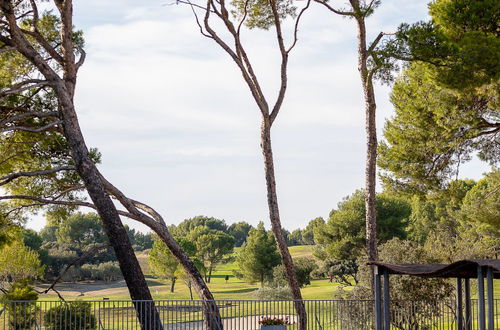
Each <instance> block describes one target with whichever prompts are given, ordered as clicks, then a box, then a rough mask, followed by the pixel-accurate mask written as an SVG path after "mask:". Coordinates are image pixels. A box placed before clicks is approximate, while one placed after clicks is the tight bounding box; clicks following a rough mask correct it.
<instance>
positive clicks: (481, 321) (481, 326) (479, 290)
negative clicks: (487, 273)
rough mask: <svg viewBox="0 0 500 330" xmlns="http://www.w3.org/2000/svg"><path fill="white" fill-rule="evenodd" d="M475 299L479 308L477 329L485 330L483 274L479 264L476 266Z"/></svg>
mask: <svg viewBox="0 0 500 330" xmlns="http://www.w3.org/2000/svg"><path fill="white" fill-rule="evenodd" d="M477 299H478V308H479V310H478V315H479V330H486V315H485V309H484V274H483V267H481V266H477Z"/></svg>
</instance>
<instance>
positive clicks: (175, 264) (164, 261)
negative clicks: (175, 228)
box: [148, 238, 196, 292]
mask: <svg viewBox="0 0 500 330" xmlns="http://www.w3.org/2000/svg"><path fill="white" fill-rule="evenodd" d="M177 242H178V243H179V245H180V246H181V247H182V249H183V250H184V251H185V252H186V253H187V254H188V255H189V256H191V257H193V256H195V255H196V246H195V245H194V243H192V241H190V240H189V239H187V238H178V239H177ZM148 261H149V265H150V267H151V270H152V272H153V274H154V275H156V276H159V277H163V278H166V279H167V280H170V283H171V285H170V292H174V290H175V282H176V281H177V278H178V277H179V273H181V274H183V273H182V271H180V265H179V261H178V260H177V259H176V258H175V256H174V255H173V254H172V252H170V250H169V249H168V248H167V247H166V246H165V244H163V242H162V241H161V240H160V239H158V238H156V239H154V243H153V248H152V249H151V251H150V252H149V257H148Z"/></svg>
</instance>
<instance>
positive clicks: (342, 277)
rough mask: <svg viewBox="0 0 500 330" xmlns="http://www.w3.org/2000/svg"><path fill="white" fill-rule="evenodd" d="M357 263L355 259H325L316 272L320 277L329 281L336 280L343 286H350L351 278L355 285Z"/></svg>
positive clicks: (357, 280) (356, 282) (356, 281)
mask: <svg viewBox="0 0 500 330" xmlns="http://www.w3.org/2000/svg"><path fill="white" fill-rule="evenodd" d="M358 269H359V266H358V263H357V262H356V260H352V259H351V260H333V259H327V260H325V261H324V262H323V264H322V265H321V267H320V268H319V269H318V271H317V272H316V274H317V275H320V276H321V277H327V278H329V280H330V282H337V283H340V284H342V285H345V286H352V285H353V283H352V280H354V283H355V284H356V285H357V284H358V282H359V279H358Z"/></svg>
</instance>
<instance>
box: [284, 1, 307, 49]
mask: <svg viewBox="0 0 500 330" xmlns="http://www.w3.org/2000/svg"><path fill="white" fill-rule="evenodd" d="M310 4H311V0H307V5H306V6H305V7H304V8H302V10H301V11H300V13H299V15H298V16H297V19H296V20H295V26H294V29H293V42H292V44H291V45H290V47H289V48H288V50H287V51H286V52H287V53H290V51H291V50H292V49H293V48H294V47H295V45H296V44H297V40H298V31H299V22H300V18H301V17H302V14H304V12H305V11H306V10H307V9H308V8H309V5H310Z"/></svg>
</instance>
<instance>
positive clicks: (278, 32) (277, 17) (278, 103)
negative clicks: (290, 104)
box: [269, 0, 288, 126]
mask: <svg viewBox="0 0 500 330" xmlns="http://www.w3.org/2000/svg"><path fill="white" fill-rule="evenodd" d="M269 2H270V4H271V9H272V11H273V16H274V26H275V28H276V39H277V40H278V46H279V50H280V53H281V77H280V78H281V86H280V90H279V92H278V98H277V100H276V103H275V104H274V107H273V111H272V112H271V114H270V116H269V122H270V125H271V126H272V124H273V122H274V120H275V119H276V117H277V116H278V112H279V111H280V109H281V105H282V104H283V100H284V99H285V92H286V88H287V85H288V77H287V67H288V52H287V50H286V49H285V42H284V41H283V33H282V31H281V21H280V15H279V13H278V7H277V4H276V0H270V1H269Z"/></svg>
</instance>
